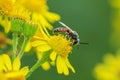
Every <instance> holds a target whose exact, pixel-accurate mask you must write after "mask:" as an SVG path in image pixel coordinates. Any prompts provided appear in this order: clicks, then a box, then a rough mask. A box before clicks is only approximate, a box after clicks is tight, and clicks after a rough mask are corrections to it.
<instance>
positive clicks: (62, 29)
mask: <svg viewBox="0 0 120 80" xmlns="http://www.w3.org/2000/svg"><path fill="white" fill-rule="evenodd" d="M59 23H60V24H61V25H62V26H63V27H58V28H55V29H54V31H53V32H54V33H60V32H64V33H66V34H67V35H68V37H69V38H70V40H71V41H72V42H73V44H72V45H77V44H87V45H88V43H86V42H80V39H79V35H78V33H77V32H76V31H73V30H72V29H71V28H69V27H68V26H67V25H65V24H64V23H63V22H61V21H59Z"/></svg>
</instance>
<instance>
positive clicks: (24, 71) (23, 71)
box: [20, 66, 29, 76]
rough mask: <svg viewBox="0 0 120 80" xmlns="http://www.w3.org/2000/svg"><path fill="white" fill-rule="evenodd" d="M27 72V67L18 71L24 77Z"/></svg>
mask: <svg viewBox="0 0 120 80" xmlns="http://www.w3.org/2000/svg"><path fill="white" fill-rule="evenodd" d="M28 71H29V68H28V66H25V67H23V68H22V69H21V70H20V72H21V73H22V74H23V75H24V76H26V75H27V73H28Z"/></svg>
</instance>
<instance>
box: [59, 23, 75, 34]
mask: <svg viewBox="0 0 120 80" xmlns="http://www.w3.org/2000/svg"><path fill="white" fill-rule="evenodd" d="M59 23H60V24H61V25H62V26H63V27H65V28H67V29H69V30H70V31H71V32H73V30H72V29H71V28H70V27H68V26H67V25H65V24H64V23H63V22H61V21H59Z"/></svg>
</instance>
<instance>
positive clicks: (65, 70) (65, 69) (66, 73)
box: [62, 59, 69, 75]
mask: <svg viewBox="0 0 120 80" xmlns="http://www.w3.org/2000/svg"><path fill="white" fill-rule="evenodd" d="M62 63H63V65H62V66H63V73H64V75H69V70H68V67H67V65H66V63H65V59H62Z"/></svg>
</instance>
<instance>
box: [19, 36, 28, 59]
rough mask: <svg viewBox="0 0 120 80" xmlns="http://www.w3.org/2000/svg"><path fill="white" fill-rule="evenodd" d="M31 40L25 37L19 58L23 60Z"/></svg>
mask: <svg viewBox="0 0 120 80" xmlns="http://www.w3.org/2000/svg"><path fill="white" fill-rule="evenodd" d="M29 40H30V38H28V37H24V41H23V44H22V47H21V50H20V52H19V54H18V56H19V58H22V56H23V54H24V51H25V47H26V45H27V43H28V41H29Z"/></svg>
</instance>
